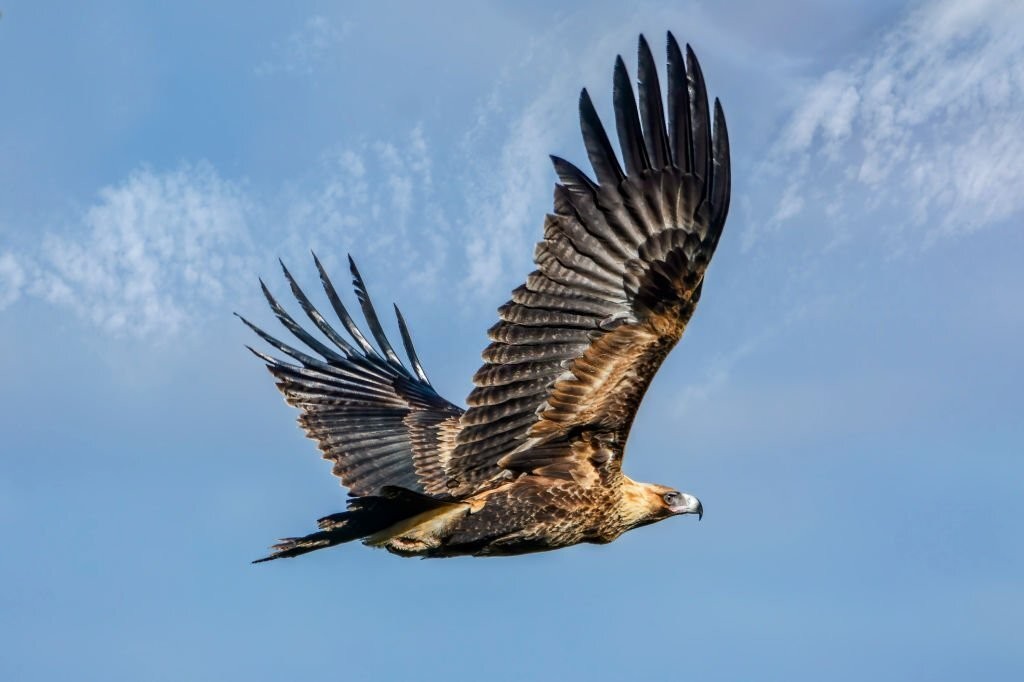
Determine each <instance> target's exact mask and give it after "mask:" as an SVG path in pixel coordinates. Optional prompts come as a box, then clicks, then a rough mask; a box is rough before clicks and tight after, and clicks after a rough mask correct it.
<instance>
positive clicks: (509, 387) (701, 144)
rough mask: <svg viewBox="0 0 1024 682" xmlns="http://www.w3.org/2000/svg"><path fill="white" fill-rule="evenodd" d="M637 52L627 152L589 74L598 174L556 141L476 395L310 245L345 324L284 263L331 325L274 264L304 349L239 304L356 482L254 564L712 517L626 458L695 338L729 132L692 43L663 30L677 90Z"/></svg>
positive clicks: (628, 91) (724, 190)
mask: <svg viewBox="0 0 1024 682" xmlns="http://www.w3.org/2000/svg"><path fill="white" fill-rule="evenodd" d="M637 54H638V79H637V84H638V90H639V92H638V95H639V96H638V97H634V94H633V88H632V85H631V82H630V79H629V77H628V75H627V72H626V67H625V64H624V62H623V60H622V58H621V57H620V58H618V59H617V60H616V63H615V70H614V90H613V104H614V110H615V124H616V132H617V133H618V139H619V144H620V150H621V158H622V163H621V164H620V161H619V157H618V156H617V155H616V153H615V151H614V149H613V148H612V146H611V142H610V139H609V137H608V134H607V133H606V132H605V129H604V127H603V124H602V123H601V120H600V118H599V117H598V116H597V112H596V110H595V108H594V105H593V103H592V102H591V99H590V96H589V94H587V91H586V90H584V91H583V92H582V94H581V95H580V127H581V131H582V134H583V141H584V143H585V147H586V150H587V155H588V157H589V159H590V163H591V166H592V167H593V170H594V175H595V178H593V179H592V178H591V177H589V176H588V175H587V174H586V173H584V172H583V171H582V170H580V169H579V168H577V167H576V166H574V165H573V164H571V163H569V162H568V161H565V160H564V159H560V158H558V157H552V161H553V163H554V168H555V172H556V174H557V176H558V182H557V184H556V185H555V192H554V207H553V210H552V213H550V214H549V215H548V216H547V218H546V219H545V221H544V233H543V239H542V240H541V241H540V242H539V243H538V244H537V247H536V249H535V252H534V261H535V263H536V266H537V267H536V270H534V271H533V272H531V273H530V274H529V275H528V276H527V278H526V281H525V282H524V283H523V284H522V285H521V286H519V287H518V288H516V289H515V290H513V292H512V296H511V298H510V300H509V301H508V302H507V303H505V304H504V305H502V306H501V307H499V308H498V317H499V319H498V322H497V323H496V324H495V325H494V326H493V327H491V328H490V329H489V330H488V332H487V334H488V337H489V339H490V344H489V345H488V346H487V347H486V348H485V349H484V351H483V353H482V360H483V364H482V366H481V367H480V369H479V370H478V371H477V372H476V374H475V375H474V376H473V383H474V385H475V387H474V389H473V390H472V392H470V394H469V396H468V397H467V398H466V407H465V408H463V407H461V406H458V405H456V404H454V403H451V402H449V401H448V400H446V399H445V398H443V397H441V396H440V395H439V394H438V393H437V391H436V390H435V389H434V388H433V386H432V385H431V383H430V381H429V379H428V378H427V375H426V372H425V370H424V368H423V365H422V363H421V362H420V360H419V357H418V356H417V354H416V350H415V347H414V346H413V342H412V337H411V334H410V333H409V330H408V328H407V326H406V324H405V320H404V318H403V317H402V314H401V312H399V311H398V308H397V307H396V308H395V314H396V318H397V323H398V328H399V332H400V335H401V339H402V345H403V347H404V350H405V354H406V356H407V358H408V363H405V362H403V361H402V359H401V358H400V357H399V355H398V353H397V352H396V351H395V349H394V347H393V346H392V345H391V342H390V341H389V339H388V338H387V335H386V334H385V332H384V330H383V327H382V326H381V323H380V320H379V318H378V316H377V312H376V310H375V308H374V306H373V304H372V302H371V300H370V296H369V294H368V292H367V289H366V286H365V284H364V283H363V279H362V276H361V275H360V274H359V271H358V269H357V268H356V266H355V263H354V262H353V261H352V259H351V258H349V268H350V271H351V274H352V284H353V287H354V290H355V296H356V298H357V300H358V303H359V307H360V309H361V311H362V313H363V317H364V318H365V322H366V327H367V328H368V329H369V332H370V333H369V338H368V336H367V335H366V334H364V332H363V330H362V329H361V328H360V327H359V325H357V324H356V322H355V321H354V319H353V317H352V315H351V314H350V313H349V311H348V309H347V307H346V306H345V304H344V303H343V302H342V299H341V297H340V296H339V294H338V292H337V290H336V289H335V287H334V285H333V283H332V282H331V279H330V277H329V276H328V274H327V272H326V270H325V269H324V267H323V265H322V264H321V263H320V261H319V259H317V258H316V256H315V255H314V257H313V260H314V264H315V266H316V268H317V271H318V272H319V275H320V280H321V284H322V285H323V289H324V293H325V294H326V297H327V300H328V301H329V303H330V306H331V308H332V309H333V311H334V313H335V315H336V316H337V319H338V321H340V323H341V326H342V327H343V329H344V331H345V333H344V334H343V333H341V332H339V331H338V330H337V329H335V327H334V326H332V324H331V323H330V322H328V320H327V318H326V317H325V316H324V315H323V314H322V313H321V312H320V311H319V309H317V307H316V306H315V305H314V304H313V302H312V301H311V300H310V298H309V297H308V296H307V295H306V293H305V292H304V291H303V290H302V288H301V287H300V286H299V285H298V283H297V282H296V281H295V279H294V278H293V277H292V275H291V273H290V272H289V271H288V269H287V268H285V267H284V264H283V263H282V264H281V265H282V269H283V271H284V276H285V279H286V280H287V282H288V285H289V287H290V289H291V293H292V295H293V296H294V297H295V299H296V301H297V302H298V304H299V306H300V308H301V309H302V311H303V312H304V313H305V315H306V317H307V318H308V319H309V321H310V323H311V324H312V325H313V327H315V330H316V332H318V334H317V333H316V332H314V331H312V330H310V329H308V328H306V327H304V326H303V325H301V324H299V323H298V322H297V321H296V320H295V318H293V317H292V316H291V314H290V313H289V312H288V311H287V310H286V309H285V308H284V306H282V305H281V304H280V303H279V302H278V300H277V299H276V298H275V297H274V296H273V295H272V294H271V293H270V291H269V289H268V288H267V287H266V285H265V284H263V283H262V281H261V286H262V289H263V293H264V295H265V297H266V299H267V302H268V303H269V305H270V307H271V310H272V311H273V312H274V315H275V316H276V317H277V318H278V320H279V321H280V322H281V323H282V325H283V326H284V327H285V328H286V329H287V330H288V331H289V332H290V333H291V334H292V335H293V336H295V337H296V338H297V339H298V340H299V341H300V342H301V343H302V345H304V346H305V347H306V349H305V350H303V349H300V348H296V347H293V346H291V345H288V344H287V343H284V342H282V341H280V340H279V339H277V338H275V337H274V336H271V335H270V334H268V333H267V332H265V331H263V330H262V329H260V328H259V327H257V326H255V325H253V324H252V323H250V322H248V321H247V320H245V318H242V321H243V322H245V323H246V324H247V325H248V326H249V327H250V328H252V329H253V331H255V333H256V334H257V335H258V336H259V337H260V338H262V339H263V340H264V341H265V342H266V343H268V344H270V345H271V346H272V347H274V348H275V349H277V350H278V351H279V352H280V353H282V354H284V355H285V356H288V358H289V359H288V360H285V359H282V358H279V357H273V356H271V355H268V354H266V353H263V352H261V351H258V350H255V349H252V348H250V350H252V352H253V353H254V354H256V355H257V356H258V357H259V358H260V359H261V360H263V361H264V362H265V363H266V366H267V368H268V369H269V370H270V372H271V374H272V375H273V376H274V378H275V379H276V382H277V387H278V388H279V389H280V391H281V392H282V393H283V394H284V397H285V400H286V401H287V402H288V403H289V404H290V405H292V406H294V407H297V408H298V409H299V410H300V415H299V424H300V426H301V427H302V428H303V429H304V430H305V432H306V434H307V435H308V436H309V437H310V438H311V439H313V440H315V441H316V442H317V444H318V445H319V447H320V450H321V452H322V454H323V457H324V458H325V459H328V460H330V461H331V462H333V465H334V467H333V472H334V474H335V475H336V476H338V477H339V478H340V479H341V482H342V484H343V485H345V486H346V487H348V489H349V495H350V496H349V499H348V503H347V508H346V510H345V511H343V512H339V513H336V514H331V515H330V516H326V517H324V518H322V519H320V520H319V522H318V524H319V530H318V531H317V532H314V533H311V534H309V535H305V536H302V537H295V538H286V539H284V540H282V541H281V542H280V543H279V544H277V545H275V546H274V548H273V549H274V551H273V553H272V554H271V555H270V556H268V557H265V558H264V559H260V560H259V561H268V560H271V559H279V558H284V557H293V556H298V555H300V554H305V553H307V552H310V551H314V550H317V549H322V548H325V547H331V546H334V545H338V544H343V543H347V542H351V541H353V540H360V541H362V542H363V543H364V544H366V545H370V546H374V547H382V548H384V549H387V550H388V551H390V552H393V553H395V554H399V555H402V556H420V557H452V556H465V555H471V556H506V555H515V554H525V553H529V552H538V551H544V550H551V549H558V548H560V547H567V546H570V545H575V544H579V543H583V542H587V543H599V544H600V543H607V542H611V541H612V540H614V539H616V538H617V537H619V536H620V535H621V534H622V533H624V532H626V531H628V530H630V529H632V528H636V527H638V526H643V525H647V524H650V523H654V522H656V521H661V520H663V519H666V518H669V517H672V516H677V515H682V514H697V515H698V517H699V516H701V515H702V514H703V507H702V505H701V503H700V501H699V500H697V498H696V497H694V496H693V495H690V494H688V493H683V492H679V491H677V490H675V489H673V488H670V487H666V486H662V485H655V484H650V483H638V482H635V481H633V480H632V479H630V478H629V477H628V476H626V475H625V474H624V473H623V469H622V463H623V454H624V451H625V445H626V440H627V438H628V436H629V432H630V429H631V428H632V425H633V420H634V417H635V415H636V411H637V408H638V407H639V405H640V402H641V400H642V399H643V396H644V393H645V392H646V391H647V388H648V387H649V386H650V383H651V381H652V379H653V378H654V375H655V374H656V372H657V370H658V368H659V367H660V366H661V364H662V362H663V361H664V359H665V357H666V356H667V355H668V354H669V352H670V351H671V350H672V348H674V347H675V346H676V344H677V343H678V342H679V340H680V339H681V338H682V336H683V333H684V331H685V329H686V326H687V324H688V323H689V321H690V318H691V316H692V315H693V313H694V310H695V309H696V306H697V304H698V302H699V301H700V297H701V292H702V290H703V286H704V276H705V273H706V271H707V268H708V265H709V263H710V262H711V257H712V255H713V254H714V251H715V247H716V246H717V244H718V240H719V238H720V236H721V234H722V228H723V227H724V224H725V219H726V216H727V214H728V209H729V200H730V183H731V180H730V165H729V141H728V133H727V131H726V127H725V117H724V114H723V113H722V109H721V106H720V105H719V103H718V100H715V102H714V106H713V107H712V106H709V103H708V99H707V93H706V89H705V86H704V77H703V75H702V73H701V70H700V66H699V64H698V62H697V59H696V56H695V55H694V54H693V51H692V50H691V49H690V48H689V46H687V47H686V51H685V56H684V53H683V51H682V50H681V49H680V47H679V45H678V43H676V41H675V39H674V38H673V37H672V34H669V35H668V49H667V62H668V71H667V79H668V88H667V93H666V97H665V98H664V100H663V99H662V91H661V87H660V85H659V80H658V72H657V69H656V67H655V62H654V59H653V57H652V54H651V51H650V47H649V46H648V44H647V41H646V40H645V39H644V38H643V36H641V37H640V42H639V48H638V53H637ZM371 339H372V341H371ZM310 352H312V353H314V354H315V355H314V354H310Z"/></svg>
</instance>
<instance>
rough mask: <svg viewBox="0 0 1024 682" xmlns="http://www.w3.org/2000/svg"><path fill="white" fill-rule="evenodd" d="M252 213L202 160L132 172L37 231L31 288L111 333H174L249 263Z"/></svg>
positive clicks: (242, 195) (238, 190) (242, 197)
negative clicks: (49, 230)
mask: <svg viewBox="0 0 1024 682" xmlns="http://www.w3.org/2000/svg"><path fill="white" fill-rule="evenodd" d="M251 212H252V206H251V203H250V202H249V201H248V199H247V197H246V195H245V193H244V191H243V190H242V188H241V187H239V186H238V185H236V184H234V183H231V182H227V181H225V180H223V179H221V178H220V177H219V176H218V175H217V173H216V172H215V171H214V170H213V168H212V167H210V166H209V165H206V164H200V165H196V166H184V167H182V168H180V169H178V170H176V171H172V172H169V173H156V172H153V171H151V170H148V169H143V170H139V171H136V172H135V173H133V174H132V175H131V176H130V177H129V178H128V179H127V180H125V181H124V182H123V183H121V184H119V185H115V186H111V187H106V188H104V189H102V190H100V192H99V202H98V203H96V204H95V205H93V206H91V207H89V208H88V209H87V210H86V211H85V212H84V214H83V215H82V216H81V217H80V223H79V224H76V225H74V227H73V228H72V229H69V230H68V231H67V232H65V233H62V234H50V235H48V236H46V237H45V238H44V240H43V244H42V249H41V252H40V253H39V254H38V256H37V261H38V263H39V267H38V272H37V273H36V277H35V279H34V281H33V282H32V284H31V291H32V293H34V294H36V295H37V296H39V297H41V298H43V299H45V300H47V301H49V302H51V303H54V304H57V305H61V306H66V307H68V308H70V309H71V310H72V311H73V312H74V313H76V314H77V315H78V316H80V317H82V318H85V319H87V320H89V321H90V322H92V323H93V324H95V325H96V326H98V327H100V328H101V329H103V330H105V331H108V332H111V333H113V334H115V335H119V336H123V335H127V336H138V337H150V336H157V335H164V334H166V335H168V336H172V335H174V334H175V333H177V332H179V331H180V330H181V328H182V326H183V325H184V323H185V321H186V319H187V318H188V316H189V314H190V313H191V312H192V311H193V310H194V309H195V308H196V307H197V306H199V305H201V304H209V303H216V302H220V301H221V300H223V298H224V294H225V290H226V289H229V288H233V287H234V286H236V285H237V280H238V279H239V278H240V277H241V276H242V275H243V273H244V272H245V271H246V270H247V269H249V268H250V266H251V262H250V261H251V258H250V254H251V251H252V247H251V244H250V241H249V233H248V221H249V218H250V215H251Z"/></svg>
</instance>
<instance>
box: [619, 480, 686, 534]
mask: <svg viewBox="0 0 1024 682" xmlns="http://www.w3.org/2000/svg"><path fill="white" fill-rule="evenodd" d="M620 511H621V515H622V517H623V520H624V521H625V522H626V524H627V525H628V526H629V527H630V528H636V527H638V526H646V525H647V524H649V523H654V522H656V521H661V520H663V519H667V518H669V517H670V516H679V515H680V514H696V515H697V519H698V520H700V519H701V518H703V517H704V506H703V505H701V503H700V500H698V499H697V498H696V497H695V496H693V495H691V494H690V493H683V492H680V491H678V490H675V489H673V488H669V487H667V486H663V485H657V484H655V483H637V482H636V481H632V480H629V479H627V482H626V485H625V486H624V488H623V495H622V509H621V510H620Z"/></svg>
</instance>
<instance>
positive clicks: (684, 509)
mask: <svg viewBox="0 0 1024 682" xmlns="http://www.w3.org/2000/svg"><path fill="white" fill-rule="evenodd" d="M681 495H682V498H683V503H682V504H679V505H676V506H674V507H671V510H672V513H674V514H696V515H697V520H698V521H700V520H701V519H702V518H704V505H702V504H701V503H700V500H698V499H697V498H696V497H695V496H693V495H691V494H689V493H681Z"/></svg>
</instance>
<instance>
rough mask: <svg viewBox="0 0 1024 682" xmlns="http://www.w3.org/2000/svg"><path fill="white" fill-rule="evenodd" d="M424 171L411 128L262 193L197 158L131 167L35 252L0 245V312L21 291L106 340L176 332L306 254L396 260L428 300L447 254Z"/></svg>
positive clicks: (428, 168) (335, 154) (444, 223)
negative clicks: (161, 167) (166, 167)
mask: <svg viewBox="0 0 1024 682" xmlns="http://www.w3.org/2000/svg"><path fill="white" fill-rule="evenodd" d="M432 168H433V161H432V159H431V155H430V150H429V147H428V146H427V142H426V140H425V138H424V136H423V132H422V130H421V128H420V127H418V126H417V127H416V128H414V129H413V130H412V132H411V133H409V134H408V135H407V136H406V137H405V138H404V139H401V140H395V141H376V142H368V143H362V144H357V145H355V146H350V147H344V148H338V149H335V150H332V151H330V152H327V153H325V154H323V156H322V158H321V161H320V163H319V165H318V166H317V167H316V168H315V170H314V171H312V172H311V173H309V174H308V175H307V176H305V177H303V178H300V179H297V180H291V181H288V182H286V183H285V184H284V187H283V188H282V189H281V190H280V191H277V192H271V193H269V194H268V193H266V192H256V191H253V190H252V189H251V188H250V187H249V186H248V184H247V183H246V182H245V181H244V180H232V179H226V178H224V177H223V176H222V174H221V173H219V172H218V171H217V169H216V168H214V167H213V166H212V165H211V164H210V163H207V162H200V163H195V164H185V165H182V166H181V167H179V168H177V169H175V170H171V171H157V170H154V169H151V168H147V167H143V168H140V169H138V170H136V171H134V172H133V173H131V174H130V175H129V176H128V177H127V178H126V179H125V180H123V181H121V182H119V183H116V184H114V185H111V186H108V187H104V188H102V189H100V190H99V191H98V193H97V198H96V201H95V202H94V203H93V204H92V205H90V206H88V207H86V208H85V209H83V210H82V211H80V212H79V213H78V214H76V215H72V216H70V217H68V218H65V219H64V220H63V221H61V222H62V224H61V225H60V226H58V227H57V228H56V229H55V230H53V231H51V232H50V233H49V234H47V235H45V236H44V238H43V239H42V240H41V243H40V244H39V245H38V246H37V247H35V248H30V249H28V250H24V251H22V252H18V251H8V252H4V253H0V310H2V309H4V308H6V307H8V306H10V305H11V304H13V303H14V302H15V301H17V300H18V299H19V298H21V297H23V296H30V297H32V298H34V299H37V300H43V301H46V302H48V303H50V304H53V305H56V306H59V307H62V308H65V309H67V310H69V311H71V312H72V313H74V314H75V315H76V316H78V317H79V318H81V319H83V320H86V321H87V322H89V323H91V324H92V325H94V326H95V327H97V328H99V329H100V330H102V331H104V332H107V333H110V334H112V335H113V336H116V337H130V338H139V339H157V338H174V337H175V336H176V335H179V334H181V333H183V332H185V331H187V330H188V329H189V328H190V327H191V326H193V325H195V324H196V323H197V322H200V321H201V320H203V319H204V318H205V317H206V316H207V315H209V314H211V313H212V312H213V311H218V313H225V314H226V312H225V311H226V310H227V309H229V308H231V307H234V306H236V305H238V302H239V301H241V300H244V299H246V298H248V295H249V294H252V293H253V292H255V291H256V288H255V287H254V283H255V277H256V275H257V274H260V273H262V274H267V271H268V270H271V269H273V259H274V258H276V257H278V256H281V257H284V258H285V259H286V260H294V261H296V262H297V261H300V260H301V261H302V262H305V261H306V259H308V257H309V251H310V249H314V250H316V251H318V252H319V253H320V254H321V257H322V258H323V259H324V261H325V263H326V264H327V265H328V266H336V267H343V265H342V264H341V263H340V261H341V260H342V259H343V257H344V254H345V253H346V251H351V252H353V253H355V254H356V255H357V256H362V257H365V258H367V259H377V260H383V261H386V262H388V263H392V264H395V265H396V270H395V274H394V279H395V280H396V281H397V282H399V283H401V284H403V285H405V286H407V287H409V288H412V289H414V290H415V291H416V292H417V295H419V296H422V297H426V298H429V297H430V296H431V295H432V292H435V291H436V289H437V286H438V279H439V274H440V273H442V272H444V268H445V264H446V262H447V259H448V257H449V251H450V250H451V249H452V245H451V244H450V241H451V240H450V239H449V238H448V235H447V232H448V229H449V228H448V225H449V220H448V218H447V216H446V214H445V212H444V211H443V210H442V209H441V207H440V206H439V205H438V204H437V203H436V200H435V198H434V196H433V194H434V193H433V186H434V185H433V183H434V181H433V171H432ZM257 235H258V236H257Z"/></svg>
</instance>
